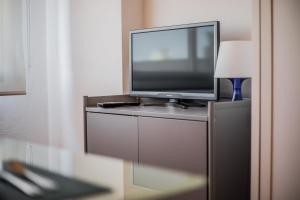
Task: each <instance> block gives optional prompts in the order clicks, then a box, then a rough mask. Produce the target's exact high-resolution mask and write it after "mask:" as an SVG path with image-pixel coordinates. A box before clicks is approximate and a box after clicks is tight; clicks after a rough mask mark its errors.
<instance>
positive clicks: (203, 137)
mask: <svg viewBox="0 0 300 200" xmlns="http://www.w3.org/2000/svg"><path fill="white" fill-rule="evenodd" d="M139 161H140V162H141V163H148V164H153V165H160V166H165V167H170V168H174V169H181V170H187V171H190V172H196V173H201V174H207V122H200V121H187V120H175V119H162V118H151V117H140V118H139Z"/></svg>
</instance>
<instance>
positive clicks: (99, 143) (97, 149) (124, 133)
mask: <svg viewBox="0 0 300 200" xmlns="http://www.w3.org/2000/svg"><path fill="white" fill-rule="evenodd" d="M87 152H88V153H95V154H101V155H108V156H113V157H118V158H122V159H127V160H133V161H137V160H138V129H137V117H134V116H125V115H111V114H101V113H87Z"/></svg>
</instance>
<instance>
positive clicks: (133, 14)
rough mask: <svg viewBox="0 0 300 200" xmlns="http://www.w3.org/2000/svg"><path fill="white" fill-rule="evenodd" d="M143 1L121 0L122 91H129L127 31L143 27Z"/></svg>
mask: <svg viewBox="0 0 300 200" xmlns="http://www.w3.org/2000/svg"><path fill="white" fill-rule="evenodd" d="M143 6H144V1H143V0H122V40H123V46H122V48H123V52H122V53H123V91H124V93H128V91H129V88H128V86H129V31H130V30H134V29H141V28H143V27H144V7H143Z"/></svg>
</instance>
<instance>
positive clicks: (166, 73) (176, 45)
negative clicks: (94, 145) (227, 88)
mask: <svg viewBox="0 0 300 200" xmlns="http://www.w3.org/2000/svg"><path fill="white" fill-rule="evenodd" d="M219 40H220V38H219V22H206V23H197V24H189V25H179V26H171V27H163V28H152V29H143V30H135V31H131V32H130V54H131V55H130V94H131V95H134V96H141V97H155V98H169V99H203V100H216V99H217V98H218V80H217V79H215V78H214V72H215V66H216V59H217V53H218V47H219Z"/></svg>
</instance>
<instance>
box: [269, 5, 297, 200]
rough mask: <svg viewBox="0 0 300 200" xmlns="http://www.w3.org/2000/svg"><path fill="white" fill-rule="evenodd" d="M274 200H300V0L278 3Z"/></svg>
mask: <svg viewBox="0 0 300 200" xmlns="http://www.w3.org/2000/svg"><path fill="white" fill-rule="evenodd" d="M273 6H274V7H273V9H274V10H273V14H274V19H273V20H274V27H273V29H274V69H273V70H274V72H273V92H274V94H273V101H274V105H273V150H274V152H273V190H272V191H273V199H274V200H282V199H290V200H296V199H299V198H300V190H299V188H300V171H299V170H300V156H299V149H300V106H299V102H300V81H299V75H300V57H299V54H300V39H299V35H300V34H299V33H300V22H299V19H300V1H299V0H274V2H273Z"/></svg>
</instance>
